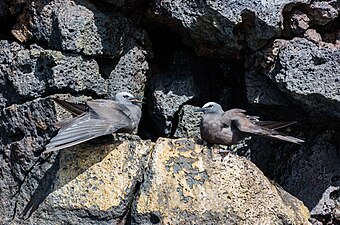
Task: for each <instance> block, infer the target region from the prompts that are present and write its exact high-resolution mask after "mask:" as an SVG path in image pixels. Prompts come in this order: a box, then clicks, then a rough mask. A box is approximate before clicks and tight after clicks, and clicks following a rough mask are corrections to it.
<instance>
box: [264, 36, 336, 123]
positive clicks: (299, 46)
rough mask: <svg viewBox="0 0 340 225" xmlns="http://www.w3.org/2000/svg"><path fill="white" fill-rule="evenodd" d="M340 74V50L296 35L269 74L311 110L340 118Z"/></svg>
mask: <svg viewBox="0 0 340 225" xmlns="http://www.w3.org/2000/svg"><path fill="white" fill-rule="evenodd" d="M339 74H340V49H338V48H334V47H333V48H326V47H318V46H316V45H315V44H313V43H312V42H310V41H307V40H305V39H301V38H295V39H293V40H291V41H287V42H285V43H284V44H283V45H282V46H280V51H279V54H278V58H277V62H276V64H275V67H274V68H273V70H272V71H271V73H270V74H269V76H270V77H271V78H272V80H273V81H275V82H276V83H277V85H278V87H279V89H280V90H281V91H282V92H284V93H285V94H286V95H288V96H290V97H291V98H293V99H294V100H296V101H298V102H299V103H300V104H301V105H303V106H304V107H305V108H306V109H307V110H308V111H310V113H317V114H319V113H322V114H323V115H330V116H336V117H340V77H339Z"/></svg>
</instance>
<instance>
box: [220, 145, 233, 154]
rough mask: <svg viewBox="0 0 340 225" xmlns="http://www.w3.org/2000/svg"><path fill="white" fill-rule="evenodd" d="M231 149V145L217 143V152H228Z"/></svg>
mask: <svg viewBox="0 0 340 225" xmlns="http://www.w3.org/2000/svg"><path fill="white" fill-rule="evenodd" d="M231 151H232V147H231V146H229V145H219V149H218V153H229V152H231Z"/></svg>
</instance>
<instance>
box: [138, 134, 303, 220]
mask: <svg viewBox="0 0 340 225" xmlns="http://www.w3.org/2000/svg"><path fill="white" fill-rule="evenodd" d="M216 152H217V149H208V148H205V147H203V146H201V145H197V144H196V143H195V142H194V141H193V140H191V139H177V140H169V139H164V138H161V139H158V141H157V142H156V144H155V148H154V150H153V155H152V159H151V161H150V164H149V166H150V168H149V169H148V171H147V173H146V176H145V181H144V182H143V184H142V185H141V189H140V196H139V197H138V198H137V200H136V202H135V204H134V210H133V212H132V217H133V223H134V224H157V223H159V224H308V218H309V211H308V209H307V208H306V207H305V206H304V205H303V203H302V202H301V201H299V200H298V199H296V198H295V197H293V196H291V195H290V194H289V193H287V192H286V191H284V190H283V189H281V188H280V187H278V186H277V185H275V184H274V183H273V182H272V181H270V180H269V179H267V178H266V177H265V176H264V174H263V173H262V172H261V171H260V170H259V169H258V168H257V167H256V166H255V165H254V164H253V163H251V162H250V161H248V160H246V159H245V158H242V157H239V156H236V155H233V154H227V155H225V156H224V157H222V156H221V155H220V154H218V153H216Z"/></svg>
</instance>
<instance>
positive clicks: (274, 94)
mask: <svg viewBox="0 0 340 225" xmlns="http://www.w3.org/2000/svg"><path fill="white" fill-rule="evenodd" d="M282 44H283V41H282V40H276V41H273V42H272V43H270V44H269V45H268V46H267V47H266V48H265V49H264V50H262V51H257V52H255V53H254V54H252V55H250V57H249V58H247V61H246V65H245V67H246V72H245V76H244V77H245V86H246V92H247V100H248V102H249V103H252V104H262V105H276V106H280V105H288V104H289V100H288V99H287V97H286V96H285V95H284V94H283V93H282V92H281V91H280V90H279V89H278V88H277V87H276V86H275V85H273V81H271V80H270V78H269V77H268V76H267V75H268V74H269V73H270V71H271V70H272V67H273V65H274V64H275V62H276V61H275V60H276V57H277V54H278V52H279V49H280V46H281V45H282Z"/></svg>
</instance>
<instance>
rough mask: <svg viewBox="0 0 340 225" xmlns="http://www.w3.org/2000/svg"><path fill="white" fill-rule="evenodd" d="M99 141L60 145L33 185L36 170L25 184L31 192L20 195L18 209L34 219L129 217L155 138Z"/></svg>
mask: <svg viewBox="0 0 340 225" xmlns="http://www.w3.org/2000/svg"><path fill="white" fill-rule="evenodd" d="M120 138H122V137H120ZM98 142H100V140H96V141H93V142H92V143H91V142H90V143H85V144H82V145H79V146H76V147H73V148H69V149H65V150H63V151H61V152H60V153H59V155H58V157H57V158H56V161H54V162H53V165H52V166H51V167H50V169H49V170H48V171H47V172H46V174H45V176H44V177H41V178H40V179H39V182H36V185H35V186H34V189H28V187H29V184H30V182H34V179H35V178H34V173H32V176H29V177H28V178H27V181H26V183H24V186H25V188H27V189H26V190H25V188H23V189H22V191H23V192H24V191H27V192H30V196H29V198H27V196H24V195H19V200H18V201H19V204H18V207H17V210H16V212H17V214H16V215H17V216H18V217H19V216H22V217H28V219H27V221H28V222H29V223H30V224H53V223H62V224H63V223H67V224H68V223H71V224H118V223H119V222H123V223H124V220H125V219H126V218H125V215H126V213H127V211H128V210H129V206H130V204H131V201H132V199H133V197H134V195H135V191H136V188H137V186H138V183H139V182H141V181H142V177H143V173H144V170H145V167H146V165H147V161H148V158H149V153H150V151H151V149H152V148H153V144H152V143H151V142H150V141H142V140H140V139H139V138H138V137H133V136H132V137H130V136H126V137H125V138H124V137H123V139H122V141H118V140H116V141H114V143H111V144H109V143H108V142H106V143H105V142H104V143H99V144H98ZM44 182H45V183H44ZM46 184H47V186H48V187H47V188H46ZM16 219H18V218H16ZM99 221H100V222H99Z"/></svg>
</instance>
